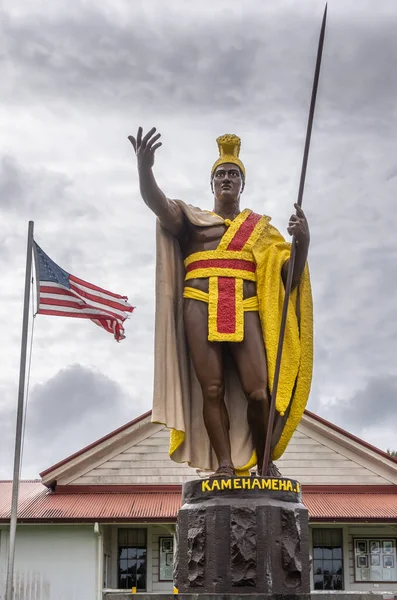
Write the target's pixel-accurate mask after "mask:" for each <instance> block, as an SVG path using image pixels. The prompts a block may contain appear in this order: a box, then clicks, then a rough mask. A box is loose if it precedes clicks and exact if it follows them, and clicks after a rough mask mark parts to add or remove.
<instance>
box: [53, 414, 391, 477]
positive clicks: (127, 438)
mask: <svg viewBox="0 0 397 600" xmlns="http://www.w3.org/2000/svg"><path fill="white" fill-rule="evenodd" d="M168 446H169V431H168V430H167V429H166V428H165V427H163V426H162V425H158V424H154V423H151V422H150V415H147V416H145V418H144V419H142V420H137V421H135V422H133V424H132V425H131V427H125V428H123V430H122V431H121V432H117V434H116V435H115V436H114V438H113V437H112V436H107V438H106V439H104V441H103V442H101V440H99V442H98V444H97V445H96V446H95V447H94V448H90V449H88V450H87V452H84V451H82V452H81V453H78V454H77V455H75V457H71V459H70V460H69V461H64V463H63V464H60V466H59V467H58V468H57V466H55V467H54V468H52V469H49V470H47V471H46V472H45V474H43V475H44V476H43V483H45V484H46V485H48V484H49V483H50V482H51V481H52V482H53V481H55V480H56V482H57V484H59V485H89V486H92V485H157V484H158V485H175V484H182V483H184V482H185V481H188V480H190V479H194V478H197V477H199V476H204V475H205V474H204V473H199V472H198V471H197V470H196V469H193V468H190V467H189V466H188V465H186V464H178V463H175V462H173V461H172V460H171V459H170V458H169V456H168ZM277 465H278V467H279V469H280V470H281V473H282V474H283V476H285V477H291V478H294V479H298V480H299V481H300V482H301V483H302V484H304V485H305V484H306V485H393V484H397V462H395V461H393V460H392V459H388V458H387V457H386V456H385V455H382V453H381V452H377V451H376V449H371V447H369V446H368V445H367V444H365V443H364V442H361V441H360V440H358V439H357V438H354V437H353V436H350V434H348V433H347V432H343V431H342V430H338V428H335V427H334V426H331V425H330V424H327V422H326V421H323V420H322V419H318V418H317V417H315V416H314V415H311V414H310V413H307V414H305V415H304V417H303V419H302V421H301V423H300V425H299V427H298V429H297V430H296V432H295V434H294V436H293V438H292V440H291V442H290V444H289V446H288V448H287V450H286V452H285V453H284V455H283V456H282V458H281V459H280V460H279V461H278V462H277Z"/></svg>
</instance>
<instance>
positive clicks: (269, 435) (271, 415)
mask: <svg viewBox="0 0 397 600" xmlns="http://www.w3.org/2000/svg"><path fill="white" fill-rule="evenodd" d="M326 21H327V4H326V5H325V9H324V15H323V21H322V24H321V31H320V37H319V40H318V49H317V59H316V68H315V71H314V79H313V88H312V97H311V100H310V110H309V118H308V121H307V129H306V140H305V149H304V152H303V160H302V169H301V177H300V182H299V191H298V200H297V204H298V205H299V206H302V198H303V190H304V188H305V179H306V169H307V161H308V158H309V149H310V139H311V135H312V127H313V119H314V110H315V107H316V97H317V88H318V80H319V78H320V67H321V57H322V54H323V46H324V36H325V24H326ZM295 254H296V240H295V238H294V236H292V242H291V255H290V259H289V264H288V273H287V281H286V284H285V296H284V304H283V312H282V315H281V326H280V336H279V340H278V347H277V358H276V367H275V371H274V382H273V389H272V397H271V401H270V410H269V422H268V426H267V433H266V443H265V454H264V457H263V466H262V474H263V475H268V471H269V462H270V451H271V441H272V433H273V426H274V417H275V412H276V398H277V390H278V383H279V377H280V367H281V359H282V354H283V344H284V334H285V326H286V322H287V313H288V304H289V298H290V295H291V287H292V275H293V272H294V264H295Z"/></svg>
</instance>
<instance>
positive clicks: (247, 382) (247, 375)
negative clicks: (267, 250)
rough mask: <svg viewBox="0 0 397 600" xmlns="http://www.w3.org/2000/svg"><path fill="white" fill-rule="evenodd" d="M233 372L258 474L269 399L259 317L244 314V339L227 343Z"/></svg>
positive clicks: (263, 449) (252, 313)
mask: <svg viewBox="0 0 397 600" xmlns="http://www.w3.org/2000/svg"><path fill="white" fill-rule="evenodd" d="M229 348H230V352H231V354H232V357H233V360H234V363H235V365H236V369H237V372H238V374H239V378H240V381H241V385H242V387H243V390H244V393H245V395H246V396H247V401H248V407H247V419H248V425H249V427H250V430H251V435H252V441H253V443H254V447H255V450H256V454H257V458H258V473H259V474H261V472H262V463H263V456H264V452H265V443H266V432H267V425H268V420H269V408H270V399H269V393H268V387H267V363H266V352H265V346H264V343H263V333H262V328H261V322H260V319H259V314H258V313H257V312H254V311H252V312H251V311H250V312H246V313H245V314H244V339H243V341H242V342H239V343H230V344H229Z"/></svg>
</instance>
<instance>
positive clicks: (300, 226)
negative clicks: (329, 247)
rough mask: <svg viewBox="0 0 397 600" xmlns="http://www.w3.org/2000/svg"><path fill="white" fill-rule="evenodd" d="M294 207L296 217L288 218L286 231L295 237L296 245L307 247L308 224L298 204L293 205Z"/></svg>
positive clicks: (308, 240) (308, 236)
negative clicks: (305, 245)
mask: <svg viewBox="0 0 397 600" xmlns="http://www.w3.org/2000/svg"><path fill="white" fill-rule="evenodd" d="M294 206H295V208H296V215H291V216H290V219H289V223H288V228H287V231H288V233H289V234H290V235H293V236H294V237H295V239H296V241H297V242H298V244H299V243H301V244H307V245H308V244H309V242H310V232H309V224H308V222H307V219H306V216H305V213H304V212H303V210H302V209H301V207H300V206H299V204H294Z"/></svg>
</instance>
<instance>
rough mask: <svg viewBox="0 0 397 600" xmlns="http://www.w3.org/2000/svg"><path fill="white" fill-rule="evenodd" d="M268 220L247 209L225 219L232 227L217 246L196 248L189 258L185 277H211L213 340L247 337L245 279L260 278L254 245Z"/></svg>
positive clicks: (211, 328)
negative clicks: (213, 248) (198, 250)
mask: <svg viewBox="0 0 397 600" xmlns="http://www.w3.org/2000/svg"><path fill="white" fill-rule="evenodd" d="M268 222H269V218H268V217H263V216H261V215H258V214H256V213H254V212H252V211H251V210H249V209H245V210H243V211H242V212H241V213H240V214H239V215H238V216H237V217H236V218H235V219H234V220H233V221H225V223H226V224H227V225H228V229H227V231H226V232H225V234H224V235H223V237H222V239H221V241H220V242H219V245H218V247H217V249H216V250H207V251H204V252H195V253H194V254H191V255H190V256H188V258H186V259H185V267H186V277H185V280H189V279H197V278H207V277H208V278H209V289H208V292H209V294H208V340H209V341H210V342H241V341H242V340H243V339H244V280H248V281H256V264H255V261H254V258H253V254H252V248H253V246H254V244H255V243H256V241H257V240H258V238H259V237H260V235H261V234H262V233H263V232H264V229H265V228H266V226H267V224H268ZM245 310H247V308H245ZM248 310H249V308H248Z"/></svg>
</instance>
